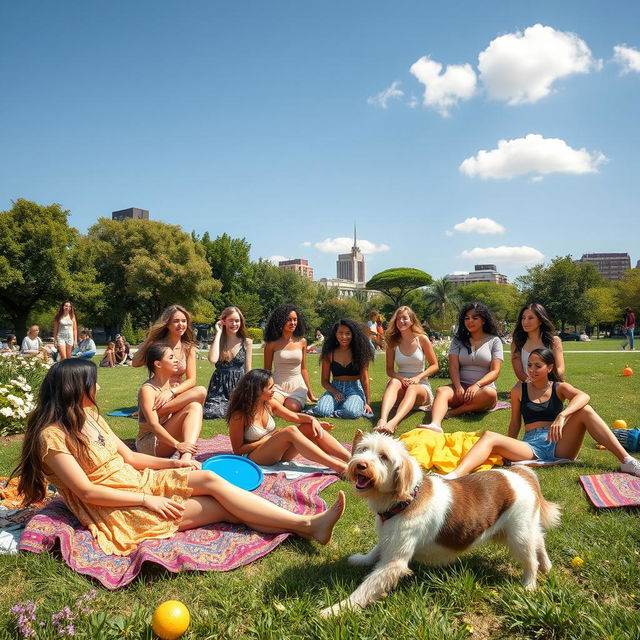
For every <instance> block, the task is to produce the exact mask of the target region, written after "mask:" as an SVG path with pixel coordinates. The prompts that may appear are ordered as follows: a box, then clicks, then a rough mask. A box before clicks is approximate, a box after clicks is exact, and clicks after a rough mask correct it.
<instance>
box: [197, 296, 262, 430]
mask: <svg viewBox="0 0 640 640" xmlns="http://www.w3.org/2000/svg"><path fill="white" fill-rule="evenodd" d="M252 350H253V341H252V340H251V338H250V337H249V334H248V333H247V329H246V327H245V324H244V316H243V315H242V311H240V309H238V307H227V308H226V309H224V310H223V311H222V313H221V314H220V320H218V322H216V335H215V336H214V338H213V342H212V343H211V347H209V355H208V356H207V359H208V360H209V362H210V363H211V364H213V365H215V367H216V370H215V371H214V372H213V375H212V376H211V380H210V381H209V390H208V391H207V399H206V400H205V401H204V417H205V418H206V419H207V420H211V419H215V418H224V416H225V415H226V413H227V407H228V406H229V398H231V393H232V392H233V390H234V389H235V387H236V385H237V384H238V381H239V380H240V378H241V377H242V375H243V374H245V373H247V372H249V371H250V370H251V354H252Z"/></svg>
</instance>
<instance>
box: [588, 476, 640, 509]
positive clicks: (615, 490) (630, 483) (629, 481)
mask: <svg viewBox="0 0 640 640" xmlns="http://www.w3.org/2000/svg"><path fill="white" fill-rule="evenodd" d="M580 482H581V483H582V487H583V489H584V490H585V491H586V493H587V495H588V496H589V500H591V502H592V503H593V505H594V506H595V507H598V508H603V507H637V506H640V478H638V477H636V476H632V475H631V474H629V473H603V474H600V475H593V476H580Z"/></svg>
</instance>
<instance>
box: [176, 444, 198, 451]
mask: <svg viewBox="0 0 640 640" xmlns="http://www.w3.org/2000/svg"><path fill="white" fill-rule="evenodd" d="M176 451H178V453H192V454H193V453H195V452H196V444H195V442H186V441H185V442H178V444H177V445H176Z"/></svg>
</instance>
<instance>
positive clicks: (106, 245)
mask: <svg viewBox="0 0 640 640" xmlns="http://www.w3.org/2000/svg"><path fill="white" fill-rule="evenodd" d="M88 237H89V238H90V240H91V241H92V243H93V250H94V252H95V253H94V264H95V268H96V271H97V275H98V278H99V279H100V281H101V282H103V283H104V286H105V293H104V297H105V299H106V301H107V306H106V307H105V308H104V309H103V311H102V313H103V318H104V323H105V325H107V326H109V327H120V325H121V323H122V322H123V319H124V317H125V314H126V313H130V314H131V316H132V320H133V323H134V325H137V326H145V325H147V324H149V323H150V322H152V321H153V320H154V319H155V318H156V317H157V316H158V315H159V314H160V312H161V311H162V309H163V308H165V307H166V306H168V305H169V304H175V303H177V304H182V305H184V306H185V307H186V308H188V309H190V310H191V311H193V312H195V313H196V314H197V315H200V316H202V315H204V314H203V309H204V310H208V314H207V315H212V314H213V309H212V307H211V304H210V303H209V302H208V301H209V300H210V299H211V297H213V295H214V294H215V293H216V292H218V291H220V288H221V285H220V282H218V281H217V280H215V279H214V278H213V277H212V275H211V267H210V266H209V263H208V262H207V260H206V258H205V250H204V248H203V247H202V245H201V244H200V243H199V242H196V241H194V240H193V239H192V237H191V236H190V235H189V234H187V233H185V232H184V231H182V230H181V229H180V227H179V226H176V225H169V224H165V223H163V222H156V221H151V220H122V221H116V220H108V219H106V218H101V219H100V220H99V221H98V222H97V223H96V224H95V225H93V226H92V227H91V228H90V229H89V233H88Z"/></svg>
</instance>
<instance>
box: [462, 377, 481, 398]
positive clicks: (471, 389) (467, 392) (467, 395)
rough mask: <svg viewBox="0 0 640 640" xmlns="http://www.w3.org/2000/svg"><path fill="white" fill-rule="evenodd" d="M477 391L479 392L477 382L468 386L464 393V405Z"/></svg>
mask: <svg viewBox="0 0 640 640" xmlns="http://www.w3.org/2000/svg"><path fill="white" fill-rule="evenodd" d="M478 391H480V385H479V384H478V383H477V382H474V383H473V384H472V385H470V386H468V387H467V388H466V389H465V391H464V401H465V403H466V402H471V401H472V400H473V398H474V396H475V395H476V393H478Z"/></svg>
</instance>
